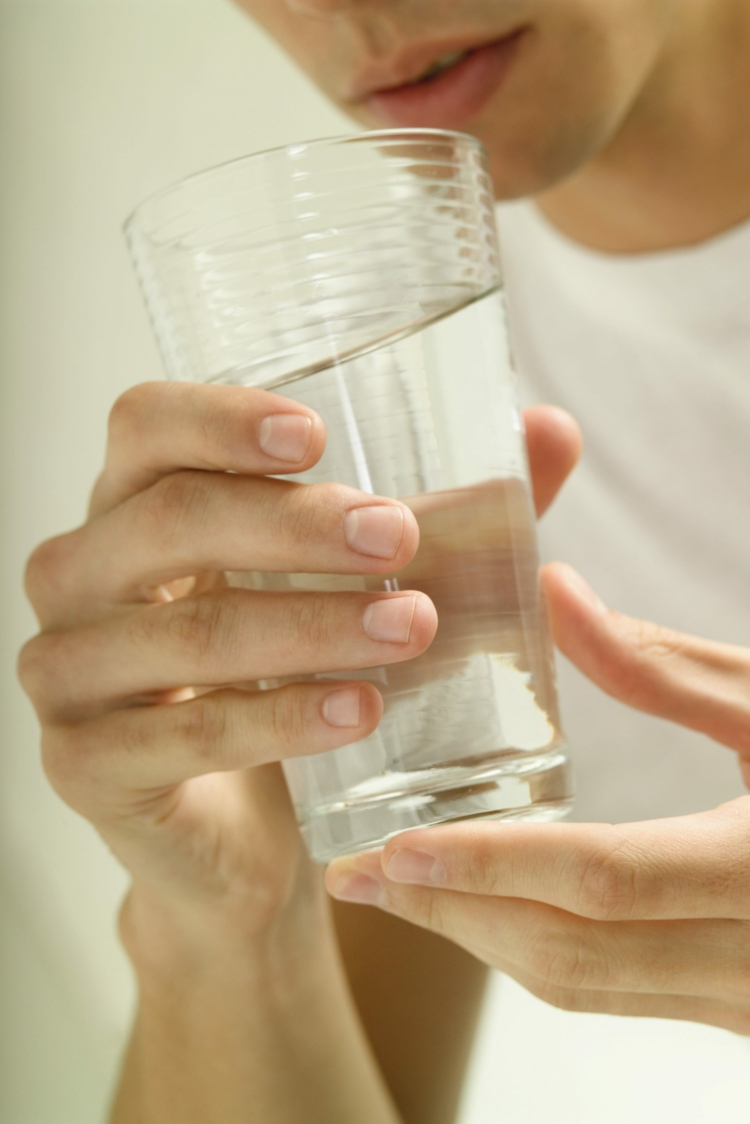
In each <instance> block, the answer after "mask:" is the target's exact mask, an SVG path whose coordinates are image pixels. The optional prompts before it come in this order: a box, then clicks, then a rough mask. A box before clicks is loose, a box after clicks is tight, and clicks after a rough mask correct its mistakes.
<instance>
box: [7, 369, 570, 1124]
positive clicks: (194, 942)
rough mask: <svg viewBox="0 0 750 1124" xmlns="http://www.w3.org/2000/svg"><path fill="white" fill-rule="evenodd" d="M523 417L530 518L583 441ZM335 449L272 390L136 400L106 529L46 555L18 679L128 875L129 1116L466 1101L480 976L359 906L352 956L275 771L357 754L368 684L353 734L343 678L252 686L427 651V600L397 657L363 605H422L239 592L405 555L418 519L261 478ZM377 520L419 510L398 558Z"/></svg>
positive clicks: (64, 784)
mask: <svg viewBox="0 0 750 1124" xmlns="http://www.w3.org/2000/svg"><path fill="white" fill-rule="evenodd" d="M279 416H282V417H285V418H287V417H289V416H293V417H294V418H295V419H296V421H297V423H299V422H300V421H301V424H302V428H303V430H304V429H305V428H306V430H307V442H308V445H307V451H306V452H304V453H302V454H301V455H300V456H299V457H298V458H297V459H296V461H293V462H291V463H290V461H281V460H279V459H278V458H273V457H270V456H269V455H268V454H267V453H266V452H265V451H264V449H263V448H262V447H261V444H260V442H261V439H262V435H263V423H264V420H265V419H267V418H269V417H272V418H278V417H279ZM527 426H528V446H529V457H530V463H531V466H532V472H533V478H534V492H535V500H536V503H537V508H538V510H539V511H540V512H541V511H542V510H544V508H545V507H546V506H547V505H548V504H549V503H550V502H551V501H552V499H553V498H554V495H555V493H556V492H557V490H558V488H559V487H560V485H561V484H562V482H563V480H564V479H565V477H566V476H567V474H568V473H569V472H570V470H571V469H572V467H573V465H574V464H575V461H576V459H577V457H578V453H579V451H580V436H579V434H578V430H577V427H576V426H575V423H574V422H573V421H572V419H571V418H569V416H568V415H566V414H564V413H563V412H562V411H560V410H556V409H553V408H551V407H540V408H537V409H535V410H532V411H529V412H528V413H527ZM324 444H325V432H324V427H323V423H322V421H321V419H320V418H319V417H318V416H317V415H316V414H314V413H313V412H312V411H309V410H307V409H306V408H305V407H303V406H300V405H298V404H297V403H293V402H290V401H289V400H288V399H284V398H281V397H279V396H277V395H273V394H269V393H267V392H265V391H260V390H251V389H246V388H243V387H229V386H227V387H222V386H194V385H190V384H180V383H151V384H144V385H142V386H139V387H135V388H134V389H133V390H130V391H128V392H127V393H126V394H125V395H124V396H123V397H122V398H121V399H119V401H118V402H117V403H116V405H115V407H114V409H113V411H112V415H111V418H110V431H109V442H108V447H107V458H106V465H105V469H104V472H103V473H102V475H101V477H100V479H99V481H98V482H97V485H96V487H95V489H94V494H93V497H92V501H91V511H90V515H89V519H88V520H87V522H86V523H85V524H84V526H82V527H80V528H78V529H77V530H75V531H72V532H70V533H69V534H67V535H63V536H60V537H59V538H56V539H52V540H50V541H49V542H47V543H43V544H42V546H41V547H39V548H38V549H37V551H36V552H35V553H34V555H33V556H32V558H31V560H30V562H29V566H28V570H27V589H28V593H29V596H30V598H31V601H32V604H33V605H34V608H35V611H36V613H37V616H38V617H39V621H40V625H41V631H40V633H39V635H38V636H37V637H35V638H34V639H33V640H31V641H30V642H29V643H28V644H27V645H26V647H25V648H24V650H23V652H22V654H21V658H20V665H19V670H20V675H21V680H22V683H23V685H24V687H25V688H26V690H27V692H28V693H29V695H30V696H31V698H32V700H33V702H34V704H35V706H36V709H37V713H38V714H39V718H40V722H41V725H42V755H43V762H44V767H45V770H46V772H47V775H48V777H49V779H50V781H51V783H52V785H53V786H54V787H55V789H56V790H57V792H58V793H59V794H60V795H61V796H62V798H63V799H64V800H66V801H67V802H68V804H70V805H71V807H73V808H75V809H76V810H77V811H78V812H80V813H81V814H82V815H84V816H86V817H87V818H88V819H90V820H91V822H92V823H93V824H94V825H95V826H96V827H97V829H98V830H99V832H100V833H101V835H102V837H103V838H104V839H105V841H106V842H107V844H108V845H109V846H110V848H111V849H112V851H113V852H114V853H115V854H116V855H117V857H118V858H119V859H120V861H121V862H122V863H123V864H124V865H125V867H126V868H127V869H128V870H129V871H130V873H131V875H132V880H133V881H132V889H131V891H130V894H129V895H128V898H127V901H126V902H125V905H124V907H123V911H122V915H121V919H120V929H121V935H122V939H123V942H124V944H125V948H126V950H127V951H128V953H129V955H130V958H131V960H132V961H133V964H134V966H135V969H136V972H137V975H138V980H139V985H140V1011H139V1016H138V1020H137V1023H136V1027H135V1031H134V1037H133V1041H132V1044H131V1049H130V1052H129V1055H128V1059H127V1064H126V1067H125V1073H124V1077H123V1082H122V1086H121V1089H120V1092H119V1094H118V1099H117V1104H116V1106H115V1109H114V1116H113V1120H114V1121H115V1122H117V1124H131V1122H133V1121H138V1122H139V1124H144V1122H148V1124H150V1122H151V1121H154V1122H155V1124H156V1122H157V1121H158V1122H159V1124H170V1122H171V1121H174V1122H175V1124H177V1122H179V1124H186V1122H191V1121H200V1122H201V1124H202V1122H204V1121H213V1120H216V1121H221V1124H234V1122H235V1121H237V1122H239V1121H245V1120H248V1119H249V1117H248V1112H250V1111H252V1112H253V1113H255V1112H257V1113H258V1115H257V1116H256V1115H254V1116H253V1117H252V1118H253V1119H259V1118H260V1119H263V1120H267V1121H269V1122H270V1121H276V1120H279V1121H285V1122H286V1121H291V1120H298V1119H299V1120H304V1121H306V1122H314V1121H320V1122H321V1124H323V1122H325V1124H336V1122H338V1121H342V1122H344V1121H353V1120H356V1121H357V1122H359V1121H363V1124H371V1122H372V1124H381V1122H382V1124H385V1122H389V1124H390V1122H392V1121H395V1120H397V1119H399V1116H398V1112H399V1110H400V1112H401V1114H402V1115H401V1117H400V1118H401V1119H404V1120H407V1121H422V1120H425V1121H426V1120H429V1121H443V1120H445V1121H448V1120H450V1119H451V1118H452V1115H453V1112H454V1109H455V1106H456V1102H457V1097H458V1090H459V1089H460V1084H461V1078H462V1073H463V1067H464V1064H465V1061H466V1058H467V1056H468V1048H469V1044H470V1041H471V1033H472V1031H473V1024H474V1021H475V1019H476V1014H477V1008H478V1002H479V999H480V997H481V991H482V984H483V979H484V969H483V968H481V966H480V965H479V964H478V962H477V961H476V960H475V959H473V958H470V957H468V956H467V955H466V954H465V953H464V952H463V951H462V950H460V949H458V947H457V946H455V945H453V944H449V943H448V942H446V941H444V940H442V939H440V938H437V937H433V936H431V935H430V936H428V937H427V939H425V937H424V935H423V934H420V933H419V931H418V930H417V929H415V928H414V927H413V926H406V925H405V924H404V923H403V922H398V921H394V920H393V919H390V918H388V919H385V921H384V922H380V921H378V920H377V918H376V919H375V920H374V921H373V920H372V919H371V920H370V921H369V922H367V923H366V924H364V925H363V921H364V919H363V918H362V917H361V912H360V911H357V910H354V911H353V910H352V908H351V907H349V910H348V911H347V910H344V911H342V912H341V913H340V915H339V917H338V924H339V930H340V942H337V941H336V939H335V937H334V928H333V920H332V917H331V912H330V903H329V901H328V899H327V896H326V894H325V891H324V887H323V880H322V872H321V870H320V869H319V868H316V867H315V866H313V864H312V863H311V862H310V860H309V859H308V857H307V855H306V852H305V850H304V847H303V844H302V840H301V838H300V835H299V831H298V829H297V826H296V822H295V819H294V815H293V812H292V809H291V805H290V803H289V798H288V795H287V792H286V787H285V785H284V783H283V779H282V776H281V773H280V770H279V768H278V765H277V764H276V762H278V761H279V760H280V759H282V758H288V757H293V756H295V755H296V754H309V753H318V752H323V751H325V750H328V749H332V748H334V747H336V746H338V745H343V744H347V743H348V742H350V741H352V740H353V739H356V738H359V737H362V736H364V735H365V734H366V733H368V732H369V731H370V730H372V729H374V728H375V726H376V725H377V723H378V720H379V718H380V715H381V712H382V701H381V698H380V695H379V693H378V692H377V690H376V689H375V688H374V687H373V686H371V685H368V684H362V683H359V684H357V682H356V678H354V679H353V683H352V684H351V685H350V686H352V687H354V689H355V690H356V692H357V693H358V694H359V725H358V726H356V727H354V726H352V725H347V726H346V727H336V726H333V725H331V724H330V722H327V721H326V719H325V710H324V703H325V699H326V698H327V697H328V696H329V694H330V692H331V690H332V688H331V686H330V685H329V686H324V685H322V684H318V683H295V684H292V685H290V686H286V687H282V688H279V689H278V690H275V691H265V692H258V691H248V690H247V689H242V684H243V683H244V684H247V683H248V682H249V681H252V680H255V679H258V678H266V677H270V676H277V675H278V676H281V675H285V674H297V673H300V672H304V671H314V670H315V669H319V668H322V667H325V666H328V667H331V666H334V665H335V666H336V667H338V668H344V667H350V668H351V669H352V671H353V672H355V673H356V669H357V668H359V667H364V666H368V665H372V664H378V663H389V662H395V661H399V660H403V659H408V658H410V657H411V656H414V655H416V654H417V653H418V652H420V651H422V650H424V648H425V647H426V646H427V645H428V644H429V642H430V640H431V639H432V637H433V635H434V631H435V626H436V617H435V611H434V609H433V607H432V603H431V602H430V601H429V599H428V598H427V597H425V596H424V595H423V594H417V595H416V597H415V605H414V608H413V613H412V617H411V629H410V632H409V639H408V641H406V640H405V641H404V642H400V643H387V642H383V641H374V640H372V639H370V638H369V637H368V636H367V634H366V633H365V631H364V628H363V622H364V620H365V614H366V611H367V608H368V606H370V605H372V604H373V603H374V602H384V601H387V602H389V603H398V604H403V601H404V598H405V597H407V598H408V597H409V596H414V595H409V594H408V591H406V592H404V593H401V594H384V595H359V594H343V595H341V594H337V595H326V594H315V593H304V594H300V595H296V594H291V595H290V594H285V595H283V596H282V598H281V599H280V598H279V595H278V594H273V593H259V592H257V591H252V592H251V591H246V590H238V589H230V588H227V586H226V583H225V581H224V578H223V573H224V571H226V570H236V569H259V568H264V569H271V570H274V569H275V570H280V571H293V570H295V569H297V570H300V569H302V568H303V566H304V567H305V568H306V569H307V571H308V572H309V571H310V570H311V569H317V570H320V571H322V572H334V573H351V572H359V573H372V574H377V573H383V572H390V570H389V568H393V567H394V560H395V565H396V567H397V568H402V567H403V566H404V565H405V564H406V563H407V562H408V561H409V560H410V559H411V557H412V556H413V554H414V552H415V550H416V547H417V541H418V533H417V528H416V522H415V520H414V517H413V516H412V515H411V512H410V511H409V509H408V508H406V507H404V506H403V505H401V504H399V503H398V501H395V500H384V499H378V498H375V497H372V496H370V495H366V494H363V493H359V492H357V491H355V490H353V489H348V488H343V487H341V486H339V485H323V486H310V487H306V486H302V485H297V484H291V483H289V484H287V483H284V482H283V481H279V480H269V479H267V478H266V476H265V474H267V473H274V474H276V473H284V472H297V471H300V470H302V469H304V468H307V467H310V466H311V465H313V464H314V463H315V462H316V461H317V460H318V458H319V457H320V455H321V453H322V450H323V447H324ZM373 504H374V505H375V506H378V507H381V506H387V507H389V508H391V509H395V510H397V511H399V512H401V511H402V516H403V517H402V524H403V526H402V531H401V534H400V537H399V540H398V543H397V546H396V548H395V555H394V558H393V559H388V558H379V557H374V556H372V555H366V554H362V553H359V552H355V551H353V550H352V548H351V546H350V545H349V543H348V541H347V538H346V527H347V515H348V514H349V513H350V512H351V511H354V510H356V511H362V509H363V508H365V509H369V508H371V507H372V506H373ZM402 509H403V510H402ZM249 513H252V514H251V517H249ZM188 684H189V686H188ZM232 685H234V686H232ZM334 690H335V691H337V692H340V691H344V690H347V684H346V683H337V685H336V687H335V688H334ZM365 929H366V934H365V932H364V930H365ZM339 947H341V949H343V956H344V958H346V959H347V961H348V963H349V972H348V976H349V979H351V982H352V984H353V986H354V989H355V994H356V998H357V1001H358V1003H359V1005H360V1008H361V1010H362V1012H363V1014H364V1017H365V1019H366V1020H367V1023H368V1032H370V1033H371V1034H372V1044H371V1042H370V1040H369V1039H368V1034H367V1033H366V1032H365V1029H364V1027H363V1024H362V1021H361V1019H360V1017H359V1016H358V1014H357V1011H356V1009H355V1003H354V1002H353V999H352V994H351V991H350V987H349V983H348V979H347V972H346V971H345V968H344V965H343V963H342V959H341V953H340V951H339ZM363 947H368V948H369V949H370V950H372V949H373V948H376V949H379V950H380V963H381V969H382V971H383V973H384V974H385V975H386V976H389V977H390V976H392V977H395V978H398V977H399V974H400V975H401V977H402V978H404V980H405V982H406V977H407V976H408V987H405V988H403V989H394V991H393V992H392V994H391V996H390V998H389V999H388V1001H386V1002H385V1003H383V1002H382V1001H378V997H377V995H375V994H373V992H372V979H373V977H372V972H371V970H369V969H370V963H368V965H367V968H368V970H363V964H362V959H361V950H362V948H363ZM357 956H359V957H360V959H359V960H357ZM436 981H442V982H438V985H437V987H436V986H435V984H436ZM415 999H420V1001H421V1006H416V1005H415V1004H414V1002H413V1001H414V1000H415ZM429 1002H431V1003H433V1004H435V1005H436V1006H437V1007H438V1008H439V1009H440V1010H441V1011H442V1013H443V1014H444V1013H445V1011H449V1012H452V1015H453V1018H452V1019H451V1020H450V1030H449V1031H447V1030H446V1024H445V1021H444V1020H442V1021H441V1020H440V1019H438V1018H435V1019H434V1020H432V1023H431V1024H430V1025H431V1026H433V1028H434V1029H432V1030H430V1027H429V1026H428V1027H425V1026H424V1017H423V1016H424V1011H425V1010H427V1009H429V1008H428V1006H427V1005H428V1003H429ZM436 1014H437V1010H436ZM415 1015H418V1016H419V1017H418V1018H417V1019H416V1021H415ZM396 1020H399V1022H400V1026H401V1029H402V1031H404V1030H406V1029H408V1028H409V1027H410V1025H411V1024H415V1025H413V1029H414V1031H415V1033H414V1035H413V1036H412V1037H411V1038H409V1037H408V1036H407V1037H406V1038H405V1039H399V1038H396V1039H395V1040H394V1035H393V1026H394V1023H395V1022H396ZM410 1020H411V1024H410ZM420 1028H421V1031H420ZM394 1041H395V1042H401V1043H402V1045H403V1048H402V1049H399V1050H397V1051H395V1052H394V1050H393V1045H394ZM373 1049H374V1050H375V1051H377V1052H378V1057H379V1060H380V1063H381V1065H380V1067H379V1066H378V1064H376V1058H375V1055H374V1053H373ZM191 1059H192V1061H191ZM198 1062H199V1063H200V1064H198ZM290 1074H296V1075H297V1076H296V1078H295V1079H294V1080H290V1076H289V1075H290ZM384 1074H385V1078H384ZM387 1083H388V1084H389V1085H390V1087H391V1090H392V1092H391V1091H389V1088H388V1085H387ZM420 1090H425V1092H420ZM394 1098H395V1103H394ZM261 1109H262V1111H261ZM366 1113H367V1114H368V1115H365V1114H366Z"/></svg>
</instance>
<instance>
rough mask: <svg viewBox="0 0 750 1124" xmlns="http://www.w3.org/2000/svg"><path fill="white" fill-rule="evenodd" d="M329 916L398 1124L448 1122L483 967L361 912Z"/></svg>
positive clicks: (376, 914)
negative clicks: (333, 918)
mask: <svg viewBox="0 0 750 1124" xmlns="http://www.w3.org/2000/svg"><path fill="white" fill-rule="evenodd" d="M334 916H335V921H336V928H337V931H338V940H339V945H340V947H341V952H342V955H343V959H344V963H345V966H346V970H347V973H348V977H349V985H350V987H351V990H352V993H353V996H354V999H355V1002H356V1004H357V1008H358V1011H359V1015H360V1018H361V1020H362V1022H363V1024H364V1027H365V1030H366V1032H367V1035H368V1038H369V1040H370V1044H371V1046H372V1049H373V1052H374V1054H375V1057H376V1058H377V1062H378V1065H379V1067H380V1070H381V1072H382V1074H383V1077H384V1078H385V1080H386V1081H387V1083H388V1086H389V1088H390V1090H391V1094H392V1096H393V1098H394V1100H395V1102H396V1104H397V1106H398V1109H399V1112H400V1113H401V1117H402V1118H403V1120H404V1122H405V1124H453V1122H454V1121H455V1119H456V1116H457V1113H458V1108H459V1103H460V1099H461V1093H462V1089H463V1084H464V1079H465V1075H466V1069H467V1066H468V1062H469V1058H470V1055H471V1049H472V1045H473V1041H474V1036H475V1031H476V1027H477V1022H478V1019H479V1015H480V1012H481V1007H482V1000H483V997H484V993H485V986H486V982H487V977H488V969H487V967H486V965H485V964H483V963H481V962H480V961H479V960H477V959H476V957H474V956H471V955H470V954H469V953H468V952H466V951H465V950H464V949H462V948H459V946H458V945H456V944H453V943H452V942H451V941H447V940H445V938H443V937H441V936H438V935H437V934H436V933H430V932H426V931H425V930H424V929H420V928H417V926H416V925H411V924H409V922H407V921H403V920H402V919H401V918H399V917H393V916H391V915H389V914H386V913H382V912H381V911H379V910H376V909H374V908H372V907H369V906H357V905H348V904H347V903H344V902H335V903H334Z"/></svg>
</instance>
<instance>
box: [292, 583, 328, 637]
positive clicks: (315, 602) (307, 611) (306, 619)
mask: <svg viewBox="0 0 750 1124" xmlns="http://www.w3.org/2000/svg"><path fill="white" fill-rule="evenodd" d="M294 624H295V632H296V636H297V641H298V643H299V644H300V645H301V646H302V647H303V648H304V649H308V650H313V651H319V650H320V649H323V650H325V649H328V648H330V647H331V645H332V642H333V632H334V623H333V621H332V619H331V612H330V604H329V602H328V601H327V600H325V599H324V598H323V597H318V596H316V595H315V594H310V595H308V596H307V597H304V598H302V599H301V600H300V601H299V602H298V603H297V606H296V620H295V622H294Z"/></svg>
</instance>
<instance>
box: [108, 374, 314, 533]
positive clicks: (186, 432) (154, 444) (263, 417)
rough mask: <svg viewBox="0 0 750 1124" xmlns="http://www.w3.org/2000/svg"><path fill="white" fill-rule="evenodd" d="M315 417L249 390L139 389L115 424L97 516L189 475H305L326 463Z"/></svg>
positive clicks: (127, 397) (159, 385)
mask: <svg viewBox="0 0 750 1124" xmlns="http://www.w3.org/2000/svg"><path fill="white" fill-rule="evenodd" d="M324 446H325V427H324V425H323V422H322V420H321V419H320V417H319V416H318V415H317V414H316V413H315V411H314V410H311V409H309V407H307V406H303V405H301V404H300V403H299V402H294V401H292V400H291V399H290V398H283V397H282V396H281V395H279V394H271V393H270V392H269V391H266V390H258V389H254V388H250V387H244V386H210V385H201V384H196V383H181V382H174V383H169V382H151V383H142V384H141V385H140V386H134V387H132V389H130V390H128V391H126V392H125V394H123V395H122V396H121V397H120V398H119V399H118V400H117V402H116V403H115V405H114V407H113V409H112V412H111V414H110V419H109V442H108V445H107V459H106V463H105V467H104V471H103V473H102V475H101V476H100V478H99V480H98V482H97V485H96V488H95V489H94V494H93V497H92V500H91V513H92V514H94V515H99V514H101V513H102V512H104V511H109V510H110V509H111V508H113V507H115V506H116V505H117V504H119V503H122V502H123V500H125V499H127V498H128V497H129V496H132V495H134V494H135V493H136V492H140V491H142V490H143V489H144V488H148V487H150V486H151V485H152V484H153V483H155V481H156V480H158V479H159V478H160V477H161V476H165V475H167V474H169V473H171V472H175V471H177V470H179V469H183V468H193V469H204V470H208V471H220V472H230V471H231V472H239V473H249V474H266V473H276V474H278V473H284V472H301V471H302V470H304V469H306V468H310V467H311V466H312V465H313V464H315V463H316V461H318V459H319V458H320V456H321V454H322V452H323V448H324Z"/></svg>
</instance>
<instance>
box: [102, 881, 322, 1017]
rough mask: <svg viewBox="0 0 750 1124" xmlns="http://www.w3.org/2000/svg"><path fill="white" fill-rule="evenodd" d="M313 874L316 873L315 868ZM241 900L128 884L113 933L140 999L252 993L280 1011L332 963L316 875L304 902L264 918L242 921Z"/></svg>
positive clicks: (320, 884) (320, 883)
mask: <svg viewBox="0 0 750 1124" xmlns="http://www.w3.org/2000/svg"><path fill="white" fill-rule="evenodd" d="M315 873H316V876H317V874H318V872H317V871H316V872H315ZM247 912H248V911H246V910H244V909H243V908H242V906H241V905H240V906H233V907H227V906H226V904H225V903H219V902H215V901H212V902H206V901H199V902H196V901H192V900H185V899H182V898H173V897H166V896H164V895H162V894H161V893H158V892H155V891H154V890H153V889H152V888H150V887H148V886H143V885H139V884H138V883H136V884H134V885H133V887H132V889H131V891H130V893H129V894H128V897H127V899H126V901H125V903H124V904H123V907H122V910H121V913H120V925H119V928H120V938H121V940H122V943H123V946H124V948H125V951H126V952H127V954H128V957H129V958H130V960H131V963H132V964H133V967H134V969H135V973H136V976H137V978H138V982H139V987H140V991H141V997H142V1000H146V999H147V998H148V997H149V996H156V995H158V994H160V993H161V994H164V993H169V992H172V991H173V989H175V988H176V989H178V990H180V989H184V986H185V984H186V982H187V981H191V983H192V984H193V985H194V986H195V987H196V988H198V989H200V990H203V987H204V986H205V987H213V988H215V989H217V991H219V992H225V991H226V992H233V993H236V992H239V991H241V992H242V993H244V994H245V995H247V993H248V992H249V991H252V992H254V993H255V995H256V998H257V999H258V1000H260V999H261V997H262V999H263V1001H264V1002H265V1003H268V1004H276V1005H277V1006H279V1008H280V1009H282V1008H284V1007H285V1006H286V1004H287V1003H288V1002H289V1001H290V993H292V994H294V996H295V998H294V999H293V1000H291V1001H292V1002H293V1003H294V1004H297V1003H298V1001H299V999H298V995H297V993H298V992H299V991H300V990H307V989H309V984H310V981H311V980H313V979H317V978H318V977H319V976H320V973H321V970H322V969H323V966H325V970H326V972H330V970H331V966H332V965H333V964H336V963H337V952H336V940H335V931H334V928H333V923H332V920H331V917H330V909H329V902H328V898H327V895H326V894H325V891H324V889H323V885H322V877H321V878H318V877H316V879H315V885H314V886H313V887H311V890H310V893H309V894H307V895H305V901H304V905H303V906H301V905H300V904H299V903H296V904H295V906H294V907H293V908H289V909H287V910H284V911H280V912H279V913H278V914H276V915H274V917H273V918H272V919H271V920H270V921H269V923H268V924H266V925H263V926H262V927H258V926H257V924H251V923H249V922H248V919H247V916H246V914H247Z"/></svg>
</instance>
